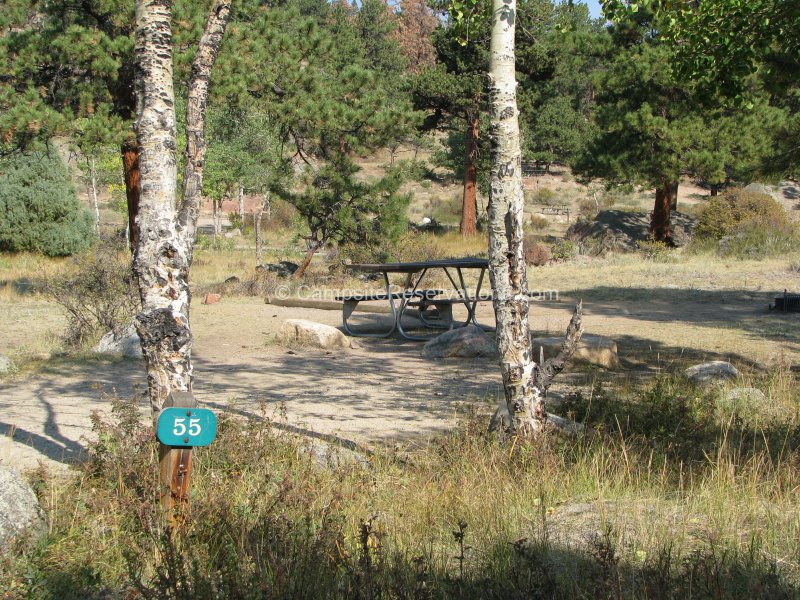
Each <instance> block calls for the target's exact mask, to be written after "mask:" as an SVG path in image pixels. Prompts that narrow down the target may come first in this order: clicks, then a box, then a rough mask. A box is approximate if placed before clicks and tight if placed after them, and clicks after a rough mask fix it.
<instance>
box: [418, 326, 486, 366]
mask: <svg viewBox="0 0 800 600" xmlns="http://www.w3.org/2000/svg"><path fill="white" fill-rule="evenodd" d="M422 356H424V357H425V358H453V357H458V358H478V357H486V358H497V356H499V354H498V352H497V342H495V339H494V337H492V336H490V335H488V334H487V333H486V332H484V331H483V330H482V329H479V328H478V327H473V326H469V327H459V328H458V329H451V330H450V331H446V332H445V333H443V334H442V335H439V336H436V337H435V338H433V339H432V340H430V341H428V342H426V343H425V346H423V348H422Z"/></svg>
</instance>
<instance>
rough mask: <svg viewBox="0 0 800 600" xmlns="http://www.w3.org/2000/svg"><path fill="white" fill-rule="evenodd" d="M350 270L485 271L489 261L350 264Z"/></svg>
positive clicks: (459, 260) (393, 271)
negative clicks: (448, 269) (450, 269)
mask: <svg viewBox="0 0 800 600" xmlns="http://www.w3.org/2000/svg"><path fill="white" fill-rule="evenodd" d="M347 266H348V267H349V268H351V269H355V270H357V271H363V272H365V273H416V272H418V271H422V270H423V269H436V268H440V269H443V268H454V269H486V268H488V266H489V261H488V259H486V258H446V259H442V260H424V261H420V262H397V263H385V264H374V265H373V264H352V265H347Z"/></svg>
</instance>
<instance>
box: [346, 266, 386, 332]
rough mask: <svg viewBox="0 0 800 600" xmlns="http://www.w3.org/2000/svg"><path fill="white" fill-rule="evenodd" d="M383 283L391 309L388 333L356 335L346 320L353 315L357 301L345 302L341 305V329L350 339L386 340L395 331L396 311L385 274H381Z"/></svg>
mask: <svg viewBox="0 0 800 600" xmlns="http://www.w3.org/2000/svg"><path fill="white" fill-rule="evenodd" d="M383 278H384V281H385V282H386V293H387V294H389V307H390V308H391V309H392V327H391V329H389V331H387V332H385V333H383V332H382V333H358V332H355V331H353V329H352V328H351V327H350V325H349V323H348V322H347V319H349V318H350V316H351V315H352V314H353V311H354V310H355V309H356V307H357V306H358V303H359V300H345V301H344V302H343V303H342V328H343V329H344V331H345V333H347V335H349V336H352V337H371V338H387V337H389V336H390V335H392V334H393V333H394V332H395V330H396V329H397V309H396V308H395V306H394V300H393V299H392V294H391V286H390V284H389V275H388V274H387V273H384V274H383Z"/></svg>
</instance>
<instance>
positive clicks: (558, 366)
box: [536, 302, 583, 391]
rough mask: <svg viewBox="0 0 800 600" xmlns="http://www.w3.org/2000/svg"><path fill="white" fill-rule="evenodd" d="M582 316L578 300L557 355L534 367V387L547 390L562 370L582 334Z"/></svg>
mask: <svg viewBox="0 0 800 600" xmlns="http://www.w3.org/2000/svg"><path fill="white" fill-rule="evenodd" d="M582 317H583V302H579V303H578V304H577V306H575V312H573V313H572V318H571V319H570V321H569V325H567V333H566V335H565V336H564V341H563V342H562V343H561V349H560V350H559V352H558V355H557V356H554V357H552V358H548V359H547V360H546V361H543V362H541V363H540V364H539V365H538V368H537V369H536V387H538V388H539V389H540V390H542V391H547V389H548V388H549V387H550V385H551V384H552V383H553V379H554V378H555V377H556V375H558V374H559V373H561V371H563V370H564V367H566V366H567V362H569V359H570V358H572V355H573V354H575V350H576V349H577V348H578V343H579V342H580V341H581V336H583V322H582Z"/></svg>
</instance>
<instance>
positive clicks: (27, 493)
mask: <svg viewBox="0 0 800 600" xmlns="http://www.w3.org/2000/svg"><path fill="white" fill-rule="evenodd" d="M43 529H44V518H43V517H42V510H41V508H40V507H39V502H38V500H37V499H36V495H35V494H34V493H33V490H32V489H31V487H30V486H29V485H28V484H27V482H26V481H25V480H24V479H23V478H22V476H21V475H20V474H19V473H17V471H15V470H14V469H12V468H11V467H6V466H0V548H2V549H5V548H7V547H8V546H9V545H10V544H11V543H12V542H13V540H14V538H16V537H17V536H19V535H20V534H22V533H24V532H25V531H26V530H27V531H28V532H31V533H36V532H41V531H42V530H43Z"/></svg>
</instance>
